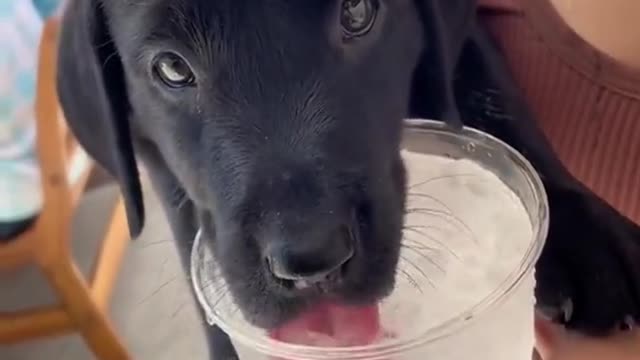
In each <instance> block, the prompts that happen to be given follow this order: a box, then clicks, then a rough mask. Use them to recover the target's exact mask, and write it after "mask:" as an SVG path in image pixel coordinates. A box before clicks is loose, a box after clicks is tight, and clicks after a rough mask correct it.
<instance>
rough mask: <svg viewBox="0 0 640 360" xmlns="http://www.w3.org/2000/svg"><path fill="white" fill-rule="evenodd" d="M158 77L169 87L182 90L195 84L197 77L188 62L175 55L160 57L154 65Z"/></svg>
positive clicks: (162, 55)
mask: <svg viewBox="0 0 640 360" xmlns="http://www.w3.org/2000/svg"><path fill="white" fill-rule="evenodd" d="M154 71H155V73H156V75H157V76H158V77H159V78H160V80H162V82H164V83H165V84H166V85H167V86H170V87H173V88H181V87H185V86H190V85H193V84H194V83H195V75H194V74H193V71H191V68H190V67H189V65H188V64H187V62H186V61H185V60H184V59H183V58H181V57H180V56H178V55H176V54H174V53H163V54H161V55H159V56H158V57H157V58H156V60H155V63H154Z"/></svg>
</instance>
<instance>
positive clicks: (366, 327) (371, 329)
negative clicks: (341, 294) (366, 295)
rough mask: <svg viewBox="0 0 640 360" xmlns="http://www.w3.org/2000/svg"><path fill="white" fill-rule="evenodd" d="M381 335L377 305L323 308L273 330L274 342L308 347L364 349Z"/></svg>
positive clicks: (325, 306) (328, 305) (327, 306)
mask: <svg viewBox="0 0 640 360" xmlns="http://www.w3.org/2000/svg"><path fill="white" fill-rule="evenodd" d="M380 333H381V329H380V316H379V313H378V307H377V306H376V305H373V306H367V307H348V306H342V305H331V304H322V305H318V306H316V307H315V308H313V309H311V310H310V311H308V312H307V313H305V314H303V315H302V316H300V317H298V318H297V319H295V320H293V321H290V322H289V323H287V324H285V325H284V326H282V327H281V328H278V329H276V330H273V331H272V332H271V334H270V336H271V337H272V338H274V339H276V340H279V341H283V342H287V343H290V344H296V345H307V346H324V347H329V346H340V347H343V346H363V345H369V344H371V343H373V342H374V341H375V340H376V339H377V338H378V337H379V336H380Z"/></svg>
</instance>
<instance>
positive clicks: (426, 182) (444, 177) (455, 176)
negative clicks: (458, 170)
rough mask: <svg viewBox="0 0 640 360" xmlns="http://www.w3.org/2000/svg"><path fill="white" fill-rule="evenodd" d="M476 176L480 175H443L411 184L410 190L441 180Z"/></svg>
mask: <svg viewBox="0 0 640 360" xmlns="http://www.w3.org/2000/svg"><path fill="white" fill-rule="evenodd" d="M474 176H478V174H469V173H463V174H451V175H442V176H436V177H432V178H429V179H427V180H424V181H421V182H418V183H415V184H411V185H409V186H408V189H415V188H418V187H420V186H424V185H427V184H430V183H432V182H434V181H440V180H446V179H455V178H460V177H474Z"/></svg>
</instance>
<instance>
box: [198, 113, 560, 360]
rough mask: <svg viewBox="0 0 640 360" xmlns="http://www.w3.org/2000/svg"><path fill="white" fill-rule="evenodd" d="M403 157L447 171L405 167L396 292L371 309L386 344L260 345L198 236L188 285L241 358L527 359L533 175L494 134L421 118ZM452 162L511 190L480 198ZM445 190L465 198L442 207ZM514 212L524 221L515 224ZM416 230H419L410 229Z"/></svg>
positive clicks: (535, 200) (478, 187) (540, 213)
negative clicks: (436, 162) (429, 158)
mask: <svg viewBox="0 0 640 360" xmlns="http://www.w3.org/2000/svg"><path fill="white" fill-rule="evenodd" d="M403 148H404V152H405V153H407V154H411V153H412V154H413V155H411V156H413V158H412V159H414V160H412V161H416V164H418V163H419V162H420V161H421V160H420V159H421V158H419V157H416V156H415V154H428V155H436V156H438V157H441V158H442V159H445V160H447V159H448V160H447V161H450V165H448V166H450V168H451V174H449V175H447V176H430V177H428V178H425V179H420V178H416V175H415V174H418V175H419V174H422V173H420V172H418V171H416V172H415V174H414V176H413V177H412V171H411V166H412V162H411V161H406V162H408V165H407V166H408V168H409V198H408V205H407V206H408V212H409V213H408V215H407V220H406V222H407V224H408V225H407V229H406V230H405V238H406V239H405V241H404V242H403V243H404V246H403V250H402V255H401V260H400V263H399V266H398V273H397V274H398V275H397V281H396V282H397V284H396V288H395V290H394V291H393V293H392V294H391V295H390V296H389V297H388V298H387V299H385V300H384V301H383V302H382V303H381V304H380V313H381V323H382V327H383V328H384V329H385V331H386V332H385V334H386V335H387V336H385V337H384V338H383V339H381V341H379V342H377V343H375V344H372V345H369V346H359V347H343V348H340V347H332V348H326V347H310V346H300V345H292V344H287V343H283V342H279V341H276V340H273V339H271V338H269V337H268V336H267V334H266V332H265V331H263V330H261V329H257V328H255V327H252V326H251V325H250V324H248V323H247V322H246V321H245V320H244V319H243V317H242V315H241V314H240V311H238V309H237V306H236V305H235V304H234V302H233V299H232V298H231V296H229V295H228V292H226V291H224V287H225V284H224V280H223V279H222V278H221V277H220V276H219V274H218V273H217V270H216V267H215V263H214V262H213V260H212V254H211V253H210V250H209V249H208V247H206V246H201V243H200V241H199V238H198V239H196V241H195V244H194V248H193V252H192V281H193V285H194V288H195V289H196V293H197V295H198V300H199V302H200V304H201V306H202V307H203V308H204V309H205V312H206V313H207V315H208V320H209V323H210V324H213V323H215V324H217V325H218V326H219V327H220V328H221V329H222V330H224V331H225V332H226V333H227V334H229V336H230V337H231V339H232V342H233V344H234V346H235V347H236V350H237V351H238V354H239V356H240V359H241V360H273V359H286V360H329V359H333V360H356V359H367V360H424V359H429V360H468V359H474V360H529V359H531V355H532V349H533V344H534V326H533V324H534V305H535V299H534V287H535V279H534V265H535V262H536V261H537V259H538V257H539V255H540V253H541V251H542V247H543V245H544V240H545V238H546V235H547V230H548V204H547V200H546V194H545V192H544V188H543V186H542V183H541V181H540V179H539V178H538V176H537V175H536V173H535V171H534V169H533V168H532V166H531V165H530V164H529V163H528V162H527V161H526V160H525V159H524V158H523V157H522V156H521V155H520V154H518V153H517V152H516V151H515V150H514V149H512V148H511V147H510V146H508V145H507V144H505V143H503V142H502V141H500V140H498V139H496V138H495V137H493V136H490V135H488V134H485V133H482V132H480V131H477V130H474V129H469V128H465V129H464V130H463V131H462V132H458V133H453V132H451V131H450V130H448V129H447V128H446V127H445V126H444V125H443V124H442V123H440V122H436V121H430V120H419V119H410V120H406V131H405V134H404V143H403ZM407 156H408V157H407V159H409V158H410V156H409V155H407ZM460 159H466V160H471V161H472V162H473V163H474V164H476V165H479V166H480V167H481V168H483V169H484V170H485V171H489V172H490V173H491V174H492V175H491V177H493V178H495V177H497V178H498V179H499V180H500V181H501V183H502V184H503V185H506V187H505V188H504V189H506V190H510V191H495V193H491V194H490V196H489V197H487V196H488V195H487V194H488V192H491V191H494V190H495V188H490V187H487V188H483V186H484V185H483V184H485V183H487V181H485V180H487V179H489V178H488V177H485V178H483V177H482V176H476V174H470V173H465V172H464V171H462V172H457V171H458V170H465V169H467V168H463V167H461V166H462V165H461V164H462V163H464V161H462V162H460V161H456V160H460ZM416 166H418V165H416ZM428 170H429V167H426V168H425V171H427V172H428ZM425 174H426V173H425ZM452 178H455V179H456V181H454V182H452V181H449V182H447V183H446V184H448V185H446V186H449V187H446V186H445V185H436V183H437V182H438V181H440V180H443V179H452ZM442 184H445V182H443V183H442ZM429 189H430V190H429ZM504 189H503V190H504ZM448 191H455V192H458V193H459V194H458V196H459V197H461V198H462V199H464V201H458V202H457V203H455V204H451V203H447V201H444V200H442V199H444V198H447V197H446V196H443V194H445V193H446V192H448ZM478 194H484V195H482V196H480V195H478ZM487 199H491V201H494V202H497V203H494V206H493V207H494V208H495V209H497V210H493V212H492V210H488V209H489V208H490V207H488V205H487ZM495 204H499V205H500V206H495ZM518 211H521V212H522V213H523V214H524V216H521V217H520V218H518V217H517V216H516V215H517V213H518ZM510 216H512V217H510ZM522 219H524V221H522ZM424 221H428V223H429V225H428V226H423V225H415V224H416V223H417V224H422V223H423V222H424ZM411 222H413V224H414V225H411ZM487 224H490V226H487ZM492 234H493V235H492ZM508 234H511V235H508ZM489 238H491V241H489V240H488V239H489ZM214 282H215V286H212V283H214ZM487 284H490V285H487Z"/></svg>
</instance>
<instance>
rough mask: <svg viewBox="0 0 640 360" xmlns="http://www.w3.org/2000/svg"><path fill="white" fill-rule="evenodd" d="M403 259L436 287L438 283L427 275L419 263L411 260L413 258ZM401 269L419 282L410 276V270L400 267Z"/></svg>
mask: <svg viewBox="0 0 640 360" xmlns="http://www.w3.org/2000/svg"><path fill="white" fill-rule="evenodd" d="M402 259H403V260H404V261H405V262H406V263H407V264H408V265H409V266H411V267H412V268H413V269H414V270H415V271H417V272H419V273H420V275H421V276H422V277H424V278H425V280H427V282H428V283H429V284H430V285H431V287H433V288H435V287H436V284H435V283H434V282H433V280H431V278H430V277H429V276H428V275H427V273H425V272H424V270H422V269H421V268H420V267H419V266H418V265H416V264H415V263H414V262H413V261H411V259H407V258H406V257H402ZM398 269H399V270H400V271H402V272H403V273H405V274H407V276H409V278H411V279H413V282H414V283H416V284H418V282H417V281H416V280H415V279H414V278H413V277H412V276H410V274H409V273H408V271H407V270H406V269H402V268H398Z"/></svg>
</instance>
